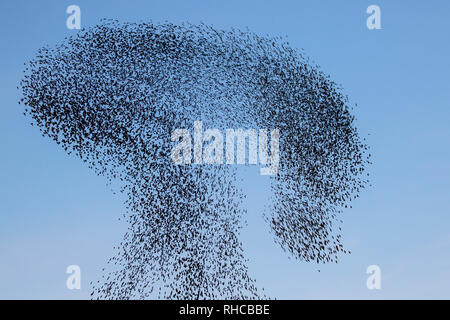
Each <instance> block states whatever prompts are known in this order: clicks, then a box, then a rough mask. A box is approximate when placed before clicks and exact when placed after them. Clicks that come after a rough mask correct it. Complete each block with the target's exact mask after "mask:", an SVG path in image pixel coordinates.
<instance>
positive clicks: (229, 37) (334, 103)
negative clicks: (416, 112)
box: [20, 20, 369, 299]
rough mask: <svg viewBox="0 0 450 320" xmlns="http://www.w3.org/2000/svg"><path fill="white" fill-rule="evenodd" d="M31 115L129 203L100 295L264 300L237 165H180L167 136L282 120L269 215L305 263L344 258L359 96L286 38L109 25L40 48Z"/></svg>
mask: <svg viewBox="0 0 450 320" xmlns="http://www.w3.org/2000/svg"><path fill="white" fill-rule="evenodd" d="M20 88H21V91H22V94H23V97H22V99H21V102H22V104H23V105H25V114H26V115H27V116H29V117H31V119H32V124H35V125H36V126H37V127H38V128H39V129H40V130H41V132H42V134H43V135H44V136H46V137H49V138H51V139H53V140H54V141H55V142H56V143H57V144H59V145H60V146H61V147H63V148H64V150H66V151H67V152H68V153H73V154H75V155H76V156H78V157H79V158H81V159H82V160H83V161H85V162H86V163H87V165H89V167H91V168H92V169H94V170H95V171H96V172H97V173H98V174H100V175H104V176H106V177H107V178H108V179H109V180H110V181H120V183H121V186H122V189H121V191H122V192H124V193H125V194H126V195H127V197H126V199H127V200H126V207H127V214H126V218H127V222H128V226H129V227H128V231H127V233H126V234H125V235H124V238H123V241H122V242H121V243H120V245H119V246H118V248H117V254H116V255H115V256H114V257H112V258H111V259H110V261H109V262H108V266H107V268H106V270H104V273H103V278H102V279H99V281H97V282H96V283H93V284H92V285H93V291H92V297H93V298H97V299H136V298H140V299H143V298H149V297H157V298H164V299H214V298H222V299H253V298H259V297H261V296H264V292H263V291H261V290H260V289H258V288H257V286H256V283H255V280H254V279H253V278H251V277H250V275H249V273H248V268H247V266H246V258H245V256H244V253H243V248H242V243H241V242H240V240H239V234H240V231H241V229H242V226H243V218H244V215H245V212H246V211H245V208H244V207H243V205H242V200H243V198H244V197H245V194H244V193H243V191H242V190H241V188H240V187H239V186H238V185H237V184H236V179H237V177H236V169H235V167H233V166H223V165H209V166H198V165H197V166H196V165H175V164H174V163H172V162H171V160H170V150H171V143H172V142H171V139H170V133H171V132H172V130H174V128H187V127H189V126H191V125H192V123H193V122H194V121H196V120H201V121H203V123H204V124H205V125H206V126H209V127H214V128H222V129H224V128H236V127H239V128H278V129H279V130H280V133H281V134H280V163H279V171H278V174H277V175H274V176H272V177H271V178H270V179H271V190H272V196H273V199H272V201H270V205H269V207H268V208H267V212H266V213H264V216H265V219H266V221H267V222H268V223H269V224H270V228H271V230H272V231H273V235H274V238H275V241H277V242H278V243H279V244H280V246H281V247H282V248H283V249H284V250H286V251H287V252H288V253H289V254H290V255H292V256H293V257H295V258H298V259H300V260H302V261H314V262H317V263H325V262H337V260H338V255H339V254H340V253H345V252H346V250H345V249H344V248H343V245H342V244H341V234H340V227H339V225H340V223H341V222H342V221H341V220H340V218H339V213H340V212H341V211H342V210H343V208H345V207H347V206H348V205H349V202H350V200H352V199H353V198H355V197H358V194H359V193H360V191H361V190H362V189H363V188H364V187H365V186H366V185H367V182H368V181H367V176H366V174H367V173H366V171H367V170H366V167H367V164H368V163H369V159H368V155H367V151H366V150H367V145H366V143H365V142H364V140H363V139H361V138H360V137H359V134H358V132H357V129H356V127H355V119H354V116H353V115H352V114H351V110H352V108H351V107H350V106H349V102H348V98H347V97H346V96H345V95H344V94H343V93H342V90H341V88H340V87H339V86H337V85H336V84H335V83H334V82H333V81H331V80H330V79H329V77H328V76H326V75H325V74H324V73H323V72H322V71H320V69H319V68H318V67H317V66H315V65H313V64H312V63H311V62H310V61H309V59H308V58H305V57H304V55H303V54H302V53H301V52H299V51H298V50H294V49H292V48H291V47H290V46H289V44H288V43H286V42H285V41H283V40H282V39H281V38H271V37H263V36H259V35H256V34H253V33H251V32H248V31H245V32H243V31H240V30H234V29H233V30H231V31H223V30H216V29H215V28H213V27H210V26H207V25H203V24H201V25H192V24H182V25H175V24H171V23H162V24H156V23H151V22H149V23H120V22H117V21H110V20H104V21H102V23H101V24H99V25H97V26H94V27H92V28H89V29H87V30H81V31H80V32H79V33H77V34H76V35H75V36H72V37H70V38H67V39H65V41H63V42H62V43H61V44H59V45H58V46H56V47H53V48H50V47H44V48H42V49H40V50H39V52H38V53H37V55H36V57H35V58H34V59H32V60H31V61H30V62H29V63H28V64H27V67H26V69H25V75H24V78H23V80H22V81H21V83H20Z"/></svg>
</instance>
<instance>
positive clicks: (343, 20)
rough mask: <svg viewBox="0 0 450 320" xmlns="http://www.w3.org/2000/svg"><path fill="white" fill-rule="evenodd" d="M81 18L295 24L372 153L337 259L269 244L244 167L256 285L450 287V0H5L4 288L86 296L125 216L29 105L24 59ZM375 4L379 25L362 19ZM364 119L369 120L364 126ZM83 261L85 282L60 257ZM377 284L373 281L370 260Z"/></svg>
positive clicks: (329, 292)
mask: <svg viewBox="0 0 450 320" xmlns="http://www.w3.org/2000/svg"><path fill="white" fill-rule="evenodd" d="M71 4H76V5H78V6H80V8H81V15H82V22H81V23H82V26H83V27H89V26H92V25H95V24H97V23H98V22H99V20H100V19H101V18H115V19H118V20H119V21H124V22H125V21H129V22H135V21H141V20H143V21H148V20H153V21H155V22H164V21H166V20H167V21H170V22H175V23H176V22H185V21H187V22H191V23H199V22H201V21H202V22H205V23H207V24H211V25H213V26H215V27H216V28H223V29H230V28H231V27H236V28H246V27H248V28H249V29H250V30H251V31H253V32H255V33H258V34H269V35H273V36H279V35H280V36H287V38H288V39H289V41H290V44H291V46H293V47H297V48H303V49H304V50H305V52H306V54H307V55H309V56H310V57H311V58H312V59H313V60H314V61H315V62H316V63H318V64H319V65H320V66H321V67H322V69H323V71H324V72H325V73H327V74H330V75H331V77H332V79H333V80H335V81H336V82H338V83H340V84H341V85H342V86H343V88H344V91H345V92H346V93H347V94H348V95H349V97H350V100H351V102H352V103H354V104H357V105H358V107H357V108H356V109H355V114H356V116H357V119H358V120H357V125H358V128H359V129H360V133H361V135H362V136H367V138H368V143H369V145H370V146H371V153H372V155H373V158H372V161H373V165H372V166H371V167H370V169H369V170H370V173H371V181H372V187H370V188H369V189H367V190H366V191H365V192H363V193H362V195H361V198H359V199H358V200H357V201H355V202H354V203H353V209H350V210H347V211H345V212H344V214H343V219H344V228H343V229H344V239H343V240H344V245H345V246H346V247H347V248H348V249H350V250H351V251H352V254H351V255H346V256H342V257H341V261H340V263H339V264H334V265H325V266H320V270H321V272H320V273H319V272H318V271H317V269H318V266H317V265H315V264H310V263H302V262H299V261H295V260H292V259H288V256H287V255H286V254H285V253H283V252H282V251H281V250H280V248H279V247H278V246H277V245H276V244H274V243H273V241H272V238H271V236H269V235H268V229H267V227H266V225H265V224H264V222H263V221H262V219H261V217H260V212H261V210H262V206H263V204H264V200H265V199H266V198H267V192H268V191H267V189H266V188H264V187H263V186H264V184H261V183H260V179H262V178H261V177H260V176H259V174H257V173H256V171H255V172H254V174H249V175H248V177H247V178H246V183H245V188H246V191H247V192H248V201H247V205H248V221H249V226H248V227H247V228H246V229H245V230H244V232H243V235H242V238H243V242H244V244H245V249H246V253H247V256H248V258H249V259H250V262H249V266H250V273H251V275H252V276H254V277H255V278H256V279H257V283H258V284H259V286H261V287H264V288H265V290H266V292H267V293H268V294H269V295H271V296H274V297H277V298H288V299H309V298H319V299H321V298H329V299H334V298H338V299H347V298H354V299H380V298H381V299H382V298H384V299H393V298H398V299H407V298H438V299H440V298H446V299H449V298H450V292H449V288H450V232H449V225H450V202H449V201H448V195H449V194H450V192H449V191H450V183H449V181H450V161H449V160H450V159H449V157H450V151H449V148H448V145H449V138H450V126H449V125H448V121H449V116H450V111H449V107H450V90H449V89H450V79H449V78H450V76H449V75H450V62H449V60H448V59H449V57H450V41H449V35H448V34H449V31H450V20H449V19H448V13H449V12H450V2H448V1H444V0H442V1H414V2H413V1H380V0H371V1H363V0H354V1H347V0H346V1H343V0H342V1H331V0H330V1H313V0H309V1H235V0H230V1H103V2H100V1H79V0H76V1H34V2H31V1H2V2H1V3H0V21H1V24H2V28H1V29H0V35H1V37H0V39H1V43H2V50H1V51H0V65H1V69H0V70H1V75H0V94H1V97H2V104H1V108H0V124H1V125H0V145H1V156H0V167H1V168H2V169H1V183H0V298H7V299H9V298H31V299H46V298H60V299H77V298H88V297H89V293H90V288H89V282H90V281H91V280H96V279H98V278H99V275H100V270H101V268H102V267H103V266H104V265H105V262H106V260H107V259H108V258H109V257H110V256H111V255H112V254H113V249H112V247H113V246H114V245H115V244H117V243H118V242H119V241H120V240H121V237H122V234H123V232H124V230H125V228H126V225H124V224H123V223H121V222H120V221H118V218H119V217H120V216H121V214H122V213H123V212H124V211H125V208H124V205H123V199H124V198H123V196H121V195H113V193H112V192H111V188H110V187H108V186H106V180H105V178H104V177H98V176H96V175H95V174H94V173H93V172H92V171H91V170H90V169H89V168H87V167H86V166H85V165H84V164H83V163H82V162H81V161H79V159H76V158H75V157H73V156H68V155H66V154H65V153H64V151H63V150H62V149H60V148H59V147H58V146H57V145H56V144H54V143H53V142H52V141H50V140H49V139H46V138H43V137H42V136H40V134H39V131H38V130H37V129H36V128H35V127H31V126H30V125H29V124H28V123H29V120H28V119H27V118H25V117H24V116H23V115H22V109H21V107H20V106H19V105H18V103H17V102H18V100H19V92H18V90H17V89H16V86H17V84H18V83H19V81H20V79H21V77H22V70H23V63H24V62H26V61H28V60H29V59H30V58H32V57H33V56H34V54H35V53H36V50H37V49H38V48H40V47H41V46H44V45H54V44H57V43H58V42H60V41H62V40H63V38H64V37H66V36H70V35H72V34H74V33H75V32H77V31H75V30H68V29H67V28H66V18H67V16H68V15H67V14H66V12H65V11H66V8H67V6H68V5H71ZM371 4H377V5H379V6H380V8H381V13H382V15H381V19H382V29H381V30H368V29H367V28H366V18H367V17H368V15H367V14H366V8H367V7H368V6H369V5H371ZM369 134H370V135H369ZM71 264H76V265H79V266H80V267H81V272H82V288H81V290H68V289H67V288H66V278H67V274H66V273H65V270H66V267H67V266H68V265H71ZM372 264H376V265H378V266H380V268H381V275H382V289H381V290H368V289H367V288H366V279H367V276H368V275H367V274H366V273H365V271H366V268H367V266H369V265H372Z"/></svg>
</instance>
